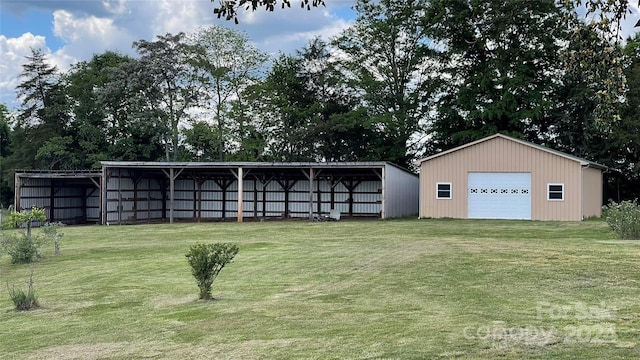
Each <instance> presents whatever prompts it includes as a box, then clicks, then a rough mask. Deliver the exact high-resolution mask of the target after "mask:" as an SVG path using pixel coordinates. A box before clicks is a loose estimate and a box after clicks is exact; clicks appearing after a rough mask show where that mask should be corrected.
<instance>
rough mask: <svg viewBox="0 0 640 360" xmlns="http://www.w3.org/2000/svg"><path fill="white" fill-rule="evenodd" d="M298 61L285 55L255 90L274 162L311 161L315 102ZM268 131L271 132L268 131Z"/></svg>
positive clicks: (257, 106) (255, 106) (256, 103)
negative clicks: (306, 87)
mask: <svg viewBox="0 0 640 360" xmlns="http://www.w3.org/2000/svg"><path fill="white" fill-rule="evenodd" d="M301 62H302V60H300V59H299V58H297V57H293V56H290V55H284V54H281V55H280V57H279V58H277V59H276V60H275V61H274V63H273V66H272V68H271V71H270V73H269V74H268V75H267V78H266V79H265V81H264V83H263V84H262V85H261V86H260V87H258V88H256V89H254V91H255V92H254V94H253V97H254V98H255V99H256V100H255V101H253V102H252V103H253V105H254V110H253V111H254V112H255V113H256V114H257V116H259V117H260V119H261V122H262V125H261V128H262V129H264V130H263V133H265V135H267V138H268V140H267V142H268V143H269V149H268V151H267V155H266V156H267V157H268V158H270V159H272V160H273V161H311V160H314V159H315V156H314V155H315V152H314V142H313V141H312V139H310V138H309V136H310V132H309V129H310V128H311V119H312V118H313V112H314V111H313V109H312V107H313V99H312V98H311V97H310V96H309V93H308V92H307V91H306V90H305V87H304V83H303V81H302V79H301V78H300V76H299V69H300V67H301ZM267 129H268V132H267V131H266V130H267Z"/></svg>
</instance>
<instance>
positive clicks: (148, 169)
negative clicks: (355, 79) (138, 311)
mask: <svg viewBox="0 0 640 360" xmlns="http://www.w3.org/2000/svg"><path fill="white" fill-rule="evenodd" d="M102 165H103V171H102V176H103V180H104V183H105V186H104V187H103V194H102V217H101V218H102V223H104V224H108V223H117V224H120V223H132V222H145V221H169V222H173V221H174V220H176V219H182V220H195V221H202V220H224V219H229V218H236V219H237V221H239V222H242V221H243V220H244V219H245V218H247V217H248V218H251V219H264V218H295V217H297V218H309V219H314V218H320V217H323V216H327V215H329V214H330V212H331V211H332V210H333V211H337V212H340V213H341V214H343V216H352V217H364V216H368V217H377V218H383V219H384V218H388V217H401V216H409V215H415V214H417V211H418V177H417V175H415V174H413V173H411V172H409V171H407V170H405V169H401V168H399V167H397V166H395V165H393V164H390V163H387V162H339V163H322V162H290V163H261V162H236V163H227V162H225V163H219V162H213V163H211V162H186V163H182V162H111V161H106V162H103V163H102ZM389 184H391V185H389Z"/></svg>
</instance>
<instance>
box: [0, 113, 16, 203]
mask: <svg viewBox="0 0 640 360" xmlns="http://www.w3.org/2000/svg"><path fill="white" fill-rule="evenodd" d="M10 116H11V115H10V113H9V109H7V106H6V105H5V104H0V208H1V207H2V206H8V205H9V204H11V203H13V191H12V186H11V184H12V183H13V182H12V179H13V176H12V175H13V174H12V173H11V169H10V168H8V167H7V166H5V165H4V164H5V162H6V160H5V159H7V158H8V157H9V155H10V151H11V149H12V142H11V139H12V136H13V134H12V133H13V132H12V130H11V127H10V126H9V122H10Z"/></svg>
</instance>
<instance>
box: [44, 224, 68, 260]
mask: <svg viewBox="0 0 640 360" xmlns="http://www.w3.org/2000/svg"><path fill="white" fill-rule="evenodd" d="M63 226H64V224H63V223H61V222H52V223H51V222H48V223H46V224H44V225H43V226H42V232H43V233H44V237H45V240H44V242H49V241H51V242H53V253H54V254H56V255H59V254H60V241H61V240H62V237H63V236H64V234H63V233H61V232H60V231H59V229H60V228H61V227H63Z"/></svg>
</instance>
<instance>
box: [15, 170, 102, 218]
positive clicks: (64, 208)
mask: <svg viewBox="0 0 640 360" xmlns="http://www.w3.org/2000/svg"><path fill="white" fill-rule="evenodd" d="M102 193H103V191H102V176H101V172H100V171H94V170H79V171H42V170H18V171H16V173H15V207H16V210H18V211H20V210H27V209H31V208H32V207H34V206H35V207H38V208H44V209H45V212H46V216H47V220H48V221H50V222H54V221H60V222H64V223H66V224H80V223H97V222H99V219H100V213H101V208H100V204H101V203H102V200H101V196H102Z"/></svg>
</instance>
